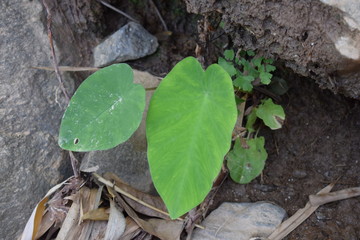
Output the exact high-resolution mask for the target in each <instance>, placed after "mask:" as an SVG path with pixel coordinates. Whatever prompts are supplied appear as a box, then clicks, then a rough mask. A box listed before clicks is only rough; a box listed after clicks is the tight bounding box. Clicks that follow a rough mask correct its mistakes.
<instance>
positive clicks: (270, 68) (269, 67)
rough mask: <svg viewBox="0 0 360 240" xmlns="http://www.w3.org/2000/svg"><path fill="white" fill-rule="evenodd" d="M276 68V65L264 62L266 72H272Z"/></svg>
mask: <svg viewBox="0 0 360 240" xmlns="http://www.w3.org/2000/svg"><path fill="white" fill-rule="evenodd" d="M275 70H276V67H275V66H273V65H271V64H266V72H273V71H275Z"/></svg>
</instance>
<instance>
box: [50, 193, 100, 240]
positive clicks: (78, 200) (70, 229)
mask: <svg viewBox="0 0 360 240" xmlns="http://www.w3.org/2000/svg"><path fill="white" fill-rule="evenodd" d="M99 192H101V188H99V189H89V188H87V187H83V188H81V189H80V191H79V192H78V193H77V194H76V195H75V196H74V201H73V203H72V205H71V207H70V210H69V212H68V214H67V216H66V218H65V221H64V223H63V225H62V227H61V229H60V231H59V233H58V235H57V238H56V240H68V239H87V240H91V239H97V237H98V236H102V238H103V237H104V236H105V230H106V224H105V223H106V222H105V221H92V220H89V221H85V222H81V220H82V218H83V217H84V214H83V213H82V212H89V211H91V210H95V209H97V208H98V206H99V202H100V199H99V197H98V196H99ZM104 225H105V227H104Z"/></svg>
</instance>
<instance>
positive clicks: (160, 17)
mask: <svg viewBox="0 0 360 240" xmlns="http://www.w3.org/2000/svg"><path fill="white" fill-rule="evenodd" d="M150 4H151V5H152V6H153V8H154V9H155V12H156V14H157V15H158V17H159V19H160V22H161V24H162V25H163V27H164V30H165V31H166V32H168V31H169V30H168V28H167V26H166V23H165V21H164V19H163V17H162V16H161V14H160V12H159V9H158V8H157V7H156V5H155V3H154V2H153V0H150Z"/></svg>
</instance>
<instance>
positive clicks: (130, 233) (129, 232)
mask: <svg viewBox="0 0 360 240" xmlns="http://www.w3.org/2000/svg"><path fill="white" fill-rule="evenodd" d="M125 220H126V227H125V231H124V233H123V234H122V235H121V237H120V238H119V240H131V239H133V238H134V237H135V236H137V235H138V234H139V233H140V232H141V231H142V230H141V228H140V227H139V225H137V224H136V222H135V221H134V220H132V218H130V217H126V219H125Z"/></svg>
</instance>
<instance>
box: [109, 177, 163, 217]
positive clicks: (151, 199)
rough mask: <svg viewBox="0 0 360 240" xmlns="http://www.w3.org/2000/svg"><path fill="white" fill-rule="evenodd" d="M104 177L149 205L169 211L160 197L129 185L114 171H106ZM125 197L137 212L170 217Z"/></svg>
mask: <svg viewBox="0 0 360 240" xmlns="http://www.w3.org/2000/svg"><path fill="white" fill-rule="evenodd" d="M104 178H105V179H107V180H109V181H113V182H115V185H116V186H117V187H119V188H121V189H123V190H124V191H126V192H128V193H129V194H131V195H133V196H134V197H136V198H138V199H140V200H142V201H144V202H146V203H147V204H149V205H152V206H153V207H156V208H158V209H160V210H162V211H164V212H167V209H166V207H165V204H164V202H163V201H162V200H161V198H160V197H155V196H152V195H150V194H147V193H144V192H141V191H139V190H137V189H135V188H133V187H131V186H129V185H127V184H126V183H124V182H123V181H122V180H121V179H120V178H119V177H117V176H116V175H115V174H113V173H105V174H104ZM124 199H125V201H126V202H127V203H128V204H129V205H130V206H131V207H132V208H133V209H134V210H135V211H136V212H139V213H142V214H144V215H147V216H151V217H159V218H163V219H169V217H168V216H167V215H165V214H162V213H160V212H157V211H155V210H153V209H150V208H148V207H146V206H144V205H142V204H140V203H138V202H136V201H134V200H132V199H130V198H128V197H126V196H124Z"/></svg>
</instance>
